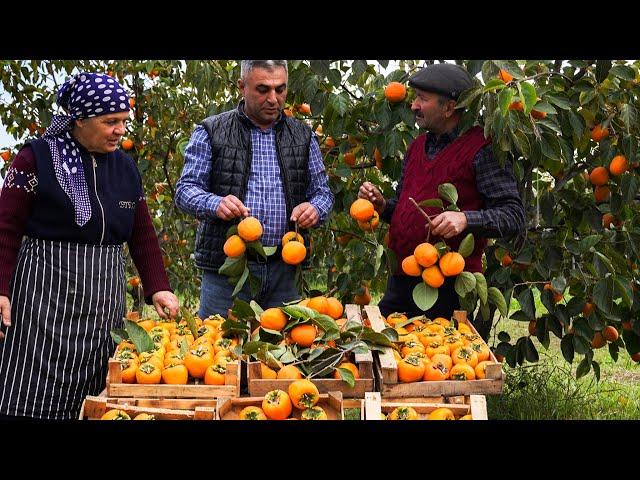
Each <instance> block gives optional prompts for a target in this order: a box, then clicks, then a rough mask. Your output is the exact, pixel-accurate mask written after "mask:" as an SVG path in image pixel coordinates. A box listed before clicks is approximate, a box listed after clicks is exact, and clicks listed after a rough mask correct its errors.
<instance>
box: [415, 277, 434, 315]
mask: <svg viewBox="0 0 640 480" xmlns="http://www.w3.org/2000/svg"><path fill="white" fill-rule="evenodd" d="M437 300H438V289H436V288H432V287H430V286H429V285H427V284H426V283H423V282H421V283H419V284H418V285H416V286H415V287H414V288H413V301H414V302H415V304H416V305H417V306H418V308H419V309H420V310H422V311H427V310H429V309H430V308H431V307H433V305H434V304H435V303H436V301H437Z"/></svg>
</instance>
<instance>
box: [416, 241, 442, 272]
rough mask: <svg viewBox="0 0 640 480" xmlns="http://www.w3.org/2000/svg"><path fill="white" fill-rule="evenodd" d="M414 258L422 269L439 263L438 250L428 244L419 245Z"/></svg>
mask: <svg viewBox="0 0 640 480" xmlns="http://www.w3.org/2000/svg"><path fill="white" fill-rule="evenodd" d="M413 256H414V257H415V258H416V261H417V262H418V264H419V265H420V266H422V267H425V268H427V267H430V266H432V265H435V263H436V262H437V261H438V250H437V249H436V247H434V246H433V245H431V244H430V243H428V242H423V243H421V244H419V245H418V246H417V247H416V248H415V249H414V250H413Z"/></svg>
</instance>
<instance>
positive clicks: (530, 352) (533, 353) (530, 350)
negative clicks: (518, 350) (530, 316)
mask: <svg viewBox="0 0 640 480" xmlns="http://www.w3.org/2000/svg"><path fill="white" fill-rule="evenodd" d="M524 348H525V358H526V359H527V361H529V362H532V363H534V362H537V361H538V360H539V359H540V358H539V357H538V350H537V349H536V346H535V345H534V344H533V342H532V341H531V338H529V337H527V338H526V340H525V343H524Z"/></svg>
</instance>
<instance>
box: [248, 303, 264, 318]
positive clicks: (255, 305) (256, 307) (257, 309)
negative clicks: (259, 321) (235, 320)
mask: <svg viewBox="0 0 640 480" xmlns="http://www.w3.org/2000/svg"><path fill="white" fill-rule="evenodd" d="M249 306H250V307H251V310H253V313H254V314H255V317H256V318H260V316H261V315H262V314H263V313H264V310H263V309H262V307H261V306H260V305H258V303H257V302H256V301H255V300H251V301H250V302H249Z"/></svg>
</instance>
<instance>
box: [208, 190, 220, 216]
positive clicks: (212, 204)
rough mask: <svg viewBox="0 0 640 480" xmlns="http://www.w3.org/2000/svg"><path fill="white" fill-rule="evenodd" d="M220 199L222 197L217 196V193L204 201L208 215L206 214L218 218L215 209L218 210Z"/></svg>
mask: <svg viewBox="0 0 640 480" xmlns="http://www.w3.org/2000/svg"><path fill="white" fill-rule="evenodd" d="M221 201H222V197H219V196H218V195H212V196H211V198H209V199H208V200H207V203H206V209H207V213H208V215H206V216H208V217H211V218H218V216H217V215H216V211H217V210H218V207H219V206H220V202H221Z"/></svg>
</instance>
